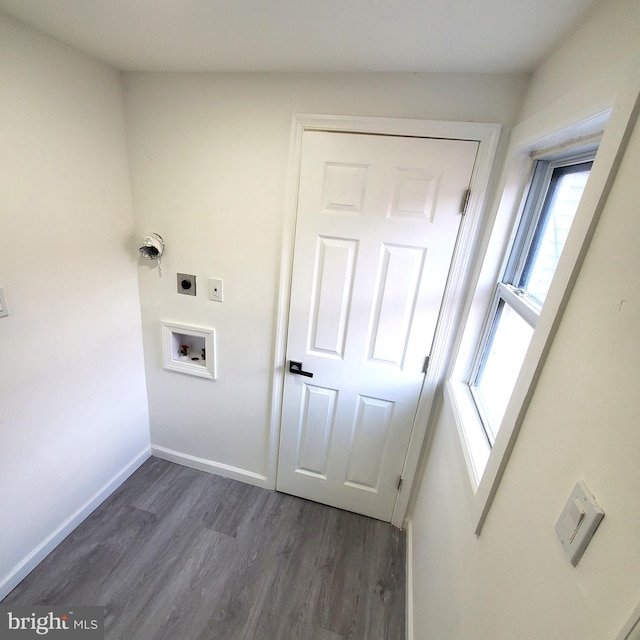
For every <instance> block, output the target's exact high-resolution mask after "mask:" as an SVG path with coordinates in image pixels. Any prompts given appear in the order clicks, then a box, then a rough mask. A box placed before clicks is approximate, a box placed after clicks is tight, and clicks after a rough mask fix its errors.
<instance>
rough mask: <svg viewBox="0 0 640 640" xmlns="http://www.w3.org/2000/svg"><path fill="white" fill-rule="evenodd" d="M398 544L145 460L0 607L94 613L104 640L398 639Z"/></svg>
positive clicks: (326, 511) (284, 501) (264, 495)
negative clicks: (100, 613)
mask: <svg viewBox="0 0 640 640" xmlns="http://www.w3.org/2000/svg"><path fill="white" fill-rule="evenodd" d="M404 545H405V541H404V534H403V533H402V532H401V531H399V530H398V529H395V528H394V527H392V526H391V525H388V524H385V523H383V522H379V521H377V520H372V519H369V518H364V517H362V516H358V515H355V514H352V513H348V512H346V511H340V510H339V509H333V508H331V507H326V506H323V505H319V504H316V503H313V502H308V501H306V500H301V499H299V498H295V497H292V496H288V495H284V494H281V493H276V492H274V491H267V490H265V489H260V488H258V487H254V486H251V485H247V484H243V483H241V482H236V481H234V480H229V479H226V478H222V477H220V476H215V475H211V474H208V473H203V472H200V471H195V470H193V469H189V468H187V467H183V466H180V465H176V464H173V463H170V462H166V461H164V460H160V459H158V458H151V459H150V460H148V461H147V462H146V463H145V464H144V465H143V466H142V467H141V468H140V469H139V470H138V471H137V472H136V473H135V474H134V475H133V476H132V477H131V478H129V479H128V480H127V481H126V482H125V483H124V484H123V485H122V486H121V487H120V489H118V490H117V491H116V492H115V493H114V494H113V495H112V496H111V497H110V498H109V499H108V500H107V501H106V502H105V503H104V504H102V505H101V506H100V507H99V508H98V509H97V510H96V511H95V512H94V513H93V514H92V515H91V516H90V517H89V518H88V519H87V520H86V521H85V522H84V523H83V524H82V525H80V527H78V528H77V529H76V530H75V531H74V532H73V533H72V534H71V535H70V536H69V537H68V538H66V539H65V540H64V541H63V542H62V544H60V545H59V546H58V547H57V548H56V549H55V551H54V552H53V553H51V554H50V555H49V556H48V557H47V558H46V559H45V560H44V561H43V562H42V563H41V564H40V565H39V566H38V567H37V568H36V569H35V570H34V571H33V572H32V573H31V574H30V575H29V576H28V577H27V578H26V579H25V580H24V581H23V582H22V583H21V584H20V585H18V587H16V589H14V590H13V591H12V592H11V593H10V594H9V595H8V596H7V597H6V598H5V600H4V601H3V604H14V605H37V604H42V605H102V606H104V607H105V630H106V638H107V639H108V640H347V639H349V640H403V639H404V637H405V632H404V614H405V577H404V576H405V564H404V563H405V560H404V558H405V548H404Z"/></svg>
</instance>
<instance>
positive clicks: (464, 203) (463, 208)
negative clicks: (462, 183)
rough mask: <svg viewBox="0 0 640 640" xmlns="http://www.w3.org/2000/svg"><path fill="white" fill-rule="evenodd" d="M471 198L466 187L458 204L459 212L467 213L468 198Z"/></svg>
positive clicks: (469, 191)
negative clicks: (460, 202)
mask: <svg viewBox="0 0 640 640" xmlns="http://www.w3.org/2000/svg"><path fill="white" fill-rule="evenodd" d="M470 198H471V189H467V190H466V191H465V192H464V195H463V196H462V204H461V205H460V213H461V214H462V215H464V214H465V213H467V207H468V206H469V199H470Z"/></svg>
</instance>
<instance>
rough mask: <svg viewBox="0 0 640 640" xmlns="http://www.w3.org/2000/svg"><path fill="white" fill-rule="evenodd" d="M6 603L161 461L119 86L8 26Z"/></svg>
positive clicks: (2, 24)
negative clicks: (141, 471)
mask: <svg viewBox="0 0 640 640" xmlns="http://www.w3.org/2000/svg"><path fill="white" fill-rule="evenodd" d="M0 165H1V166H2V171H0V193H2V198H0V220H1V228H2V233H0V286H2V287H4V289H5V292H6V297H7V301H8V304H9V308H10V311H11V314H10V316H9V317H6V318H0V437H1V445H0V513H1V514H2V517H1V522H2V524H1V525H0V597H2V596H3V595H4V594H5V593H6V592H7V590H8V589H10V588H11V587H12V586H14V585H15V584H16V583H17V582H18V581H19V580H20V579H21V578H22V577H23V576H24V575H25V573H26V572H27V571H28V570H29V569H30V568H31V567H32V566H33V565H34V564H35V563H36V562H37V561H38V560H39V559H41V557H42V556H43V554H46V553H47V552H48V551H50V549H51V548H52V545H54V544H55V542H57V541H58V540H59V539H60V538H61V537H63V536H64V534H65V533H66V532H68V529H69V526H71V525H72V524H73V523H75V522H77V520H78V519H79V518H81V517H82V515H84V514H85V513H86V511H87V509H89V508H90V507H91V506H92V505H93V504H94V503H95V501H96V500H99V499H100V498H101V497H103V496H104V492H103V493H100V492H101V491H103V490H106V491H108V490H109V489H111V488H113V483H114V482H118V481H119V480H120V479H122V478H121V476H119V474H122V473H124V475H126V473H128V472H130V471H131V470H132V469H131V468H130V467H129V465H133V466H135V464H137V463H139V461H140V460H139V456H141V455H142V456H144V455H145V452H146V451H148V447H149V433H148V411H147V404H146V397H145V387H144V369H143V362H142V344H141V326H140V307H139V300H138V287H137V274H136V259H135V248H134V247H133V244H132V235H133V219H132V212H131V196H130V189H129V176H128V167H127V160H126V144H125V129H124V116H123V105H122V90H121V84H120V78H119V75H118V74H117V73H116V72H115V71H113V70H111V69H109V68H108V67H106V66H104V65H102V64H99V63H96V62H94V61H92V60H90V59H88V58H86V57H84V56H82V55H80V54H77V53H76V52H74V51H73V50H71V49H69V48H67V47H65V46H62V45H59V44H57V43H56V42H54V41H52V40H50V39H48V38H46V37H43V36H41V35H39V34H37V33H36V32H34V31H32V30H30V29H28V28H25V27H23V26H21V25H20V24H18V23H17V22H14V21H13V20H11V19H9V18H5V17H3V16H1V15H0Z"/></svg>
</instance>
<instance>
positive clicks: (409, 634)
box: [404, 518, 414, 640]
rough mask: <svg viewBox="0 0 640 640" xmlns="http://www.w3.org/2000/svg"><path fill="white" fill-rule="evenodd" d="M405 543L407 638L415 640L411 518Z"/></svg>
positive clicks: (406, 527)
mask: <svg viewBox="0 0 640 640" xmlns="http://www.w3.org/2000/svg"><path fill="white" fill-rule="evenodd" d="M404 524H405V532H406V533H405V536H406V537H405V542H406V563H407V567H406V577H407V584H406V599H407V617H406V620H405V625H404V627H405V637H406V639H407V640H413V637H414V636H413V521H412V520H411V518H407V519H406V520H405V523H404Z"/></svg>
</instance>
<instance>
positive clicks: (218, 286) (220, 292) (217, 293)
mask: <svg viewBox="0 0 640 640" xmlns="http://www.w3.org/2000/svg"><path fill="white" fill-rule="evenodd" d="M209 300H213V301H214V302H224V288H223V282H222V278H209Z"/></svg>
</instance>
